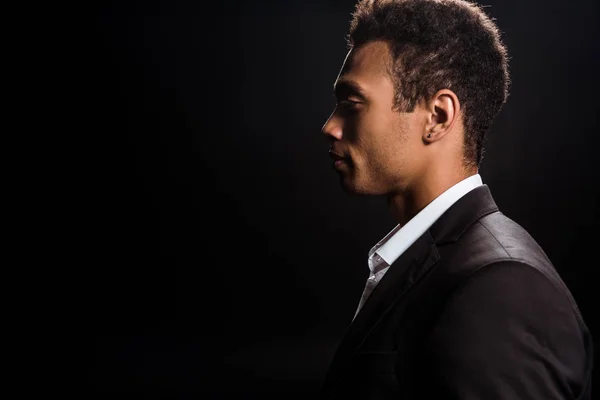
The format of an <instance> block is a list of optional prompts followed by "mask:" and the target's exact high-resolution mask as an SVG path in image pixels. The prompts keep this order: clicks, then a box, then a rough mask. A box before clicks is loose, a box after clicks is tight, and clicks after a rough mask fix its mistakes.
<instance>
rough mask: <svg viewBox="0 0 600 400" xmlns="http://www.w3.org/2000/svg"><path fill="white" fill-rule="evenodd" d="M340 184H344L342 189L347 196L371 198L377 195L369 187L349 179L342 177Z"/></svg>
mask: <svg viewBox="0 0 600 400" xmlns="http://www.w3.org/2000/svg"><path fill="white" fill-rule="evenodd" d="M340 182H341V184H342V189H343V190H344V192H346V193H347V194H350V195H355V196H371V195H374V194H376V193H374V192H373V191H372V190H369V188H368V187H365V186H364V185H360V184H357V183H356V182H355V181H352V180H351V179H350V178H349V177H341V179H340Z"/></svg>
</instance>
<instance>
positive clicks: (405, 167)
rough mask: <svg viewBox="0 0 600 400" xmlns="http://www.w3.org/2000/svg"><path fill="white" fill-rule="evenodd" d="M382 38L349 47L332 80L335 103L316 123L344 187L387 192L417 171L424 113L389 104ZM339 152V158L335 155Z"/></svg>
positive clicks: (403, 186) (408, 180) (387, 57)
mask: <svg viewBox="0 0 600 400" xmlns="http://www.w3.org/2000/svg"><path fill="white" fill-rule="evenodd" d="M390 60H391V55H390V53H389V49H388V46H387V44H386V43H385V42H382V41H376V42H370V43H367V44H365V45H363V46H360V47H358V48H354V49H352V50H351V51H350V52H349V53H348V56H347V57H346V60H345V61H344V64H343V66H342V69H341V71H340V74H339V76H338V78H337V80H336V82H335V85H334V88H335V94H336V98H337V101H338V104H337V106H336V108H335V110H334V111H333V113H332V114H331V116H330V117H329V119H328V120H327V122H326V123H325V125H324V126H323V128H322V131H323V133H324V134H325V135H327V136H328V137H329V138H330V139H331V141H332V145H331V149H330V153H331V155H332V158H333V159H334V160H337V161H334V168H335V169H336V170H337V171H338V173H339V174H340V179H341V182H342V186H343V187H344V189H345V190H346V191H348V192H350V193H356V194H373V195H388V194H393V193H395V192H397V191H398V190H406V188H407V187H408V186H410V185H411V184H412V182H413V181H414V180H415V179H417V178H418V176H419V175H420V174H421V173H422V171H423V169H422V168H423V167H424V165H425V164H426V163H425V162H424V160H423V157H422V155H423V153H422V151H423V147H424V144H423V142H422V136H423V134H424V133H425V122H426V117H425V114H424V113H423V111H424V110H423V109H422V108H420V107H419V106H417V108H416V109H415V112H412V113H401V112H398V111H395V110H394V109H393V106H394V84H393V81H392V79H391V78H390V76H389V75H388V73H387V72H386V65H387V64H386V63H388V62H389V61H390ZM339 157H341V159H339Z"/></svg>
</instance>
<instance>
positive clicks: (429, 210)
mask: <svg viewBox="0 0 600 400" xmlns="http://www.w3.org/2000/svg"><path fill="white" fill-rule="evenodd" d="M482 184H483V182H482V180H481V176H480V175H479V174H475V175H472V176H470V177H468V178H465V179H463V180H462V181H460V182H458V183H456V184H455V185H453V186H452V187H450V188H449V189H447V190H446V191H445V192H443V193H442V194H440V195H439V196H438V197H436V198H435V199H434V200H433V201H432V202H431V203H429V204H428V205H427V206H425V208H423V209H422V210H421V211H419V213H418V214H417V215H415V216H414V217H413V218H411V219H410V220H409V221H408V222H407V223H406V224H404V226H400V225H399V224H398V225H396V227H394V229H392V230H391V231H390V232H389V233H388V234H387V235H386V236H385V237H384V238H383V239H381V240H380V241H379V242H377V244H376V245H375V246H373V247H372V248H371V250H370V251H369V269H370V270H371V272H372V273H376V272H377V271H376V269H381V262H377V261H378V260H379V258H381V261H383V262H385V263H386V264H387V266H390V265H392V264H393V263H394V261H396V259H397V258H398V257H400V255H401V254H402V253H404V251H406V249H408V248H409V247H410V246H411V245H412V244H413V243H414V242H415V241H416V240H417V239H418V238H419V237H420V236H421V235H422V234H423V233H425V231H427V229H429V228H430V227H431V225H433V223H434V222H435V221H436V220H437V219H438V218H439V217H440V216H441V215H442V214H444V213H445V212H446V211H447V210H448V209H449V208H450V207H451V206H452V205H453V204H454V203H455V202H456V201H458V200H459V199H460V198H461V197H463V196H464V195H465V194H467V193H469V192H470V191H471V190H473V189H475V188H476V187H478V186H481V185H482Z"/></svg>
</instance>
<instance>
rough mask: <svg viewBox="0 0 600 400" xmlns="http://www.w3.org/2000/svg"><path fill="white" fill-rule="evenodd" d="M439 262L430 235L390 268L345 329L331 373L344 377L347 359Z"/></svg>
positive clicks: (424, 236) (332, 381) (414, 244)
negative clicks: (342, 372)
mask: <svg viewBox="0 0 600 400" xmlns="http://www.w3.org/2000/svg"><path fill="white" fill-rule="evenodd" d="M439 258H440V256H439V253H438V252H437V249H436V247H435V244H434V242H433V239H432V237H431V235H430V234H429V231H427V232H425V233H424V234H423V235H421V237H419V238H418V239H417V241H415V243H413V245H412V246H410V247H409V248H408V249H407V250H406V251H405V252H404V253H403V254H402V255H401V256H400V257H399V258H398V259H397V260H396V261H395V262H394V263H393V264H392V265H391V266H390V268H389V270H388V271H387V272H386V273H385V275H384V276H383V278H382V279H381V281H380V282H379V283H378V284H377V286H376V287H375V289H373V292H372V293H371V295H370V296H369V298H368V299H367V301H366V302H365V304H364V305H363V307H362V308H361V310H360V312H359V313H358V315H357V316H356V318H355V319H354V322H352V324H351V325H350V326H349V327H348V328H347V329H346V332H345V334H344V336H343V339H342V342H341V343H340V345H339V346H338V348H337V351H336V353H335V357H334V359H333V361H332V363H331V367H330V373H333V374H338V373H341V371H342V370H343V366H344V365H346V364H347V361H348V359H349V358H350V357H352V355H353V354H354V353H355V352H356V351H357V350H358V349H359V348H360V346H361V345H362V344H363V343H364V341H365V339H366V338H367V336H368V335H369V333H370V332H371V331H372V330H373V329H374V328H375V327H376V326H377V324H378V323H379V321H381V319H382V318H383V317H384V316H385V315H386V314H387V312H388V311H389V310H390V309H391V308H392V307H393V305H394V304H395V303H397V302H398V300H400V299H401V298H402V297H403V296H404V295H405V294H406V293H407V292H408V291H409V290H410V288H411V287H413V286H414V285H415V284H416V283H417V282H418V281H419V279H420V278H421V277H422V276H423V275H425V273H426V272H427V271H428V270H429V269H430V268H431V267H432V266H433V265H434V264H435V263H436V262H437V261H438V259H439ZM338 366H341V367H342V368H338ZM336 380H337V379H336V377H335V376H329V377H328V378H327V380H326V381H327V382H328V383H329V384H330V385H331V388H332V387H333V384H334V382H335V381H336ZM328 386H329V385H328ZM326 390H327V389H326Z"/></svg>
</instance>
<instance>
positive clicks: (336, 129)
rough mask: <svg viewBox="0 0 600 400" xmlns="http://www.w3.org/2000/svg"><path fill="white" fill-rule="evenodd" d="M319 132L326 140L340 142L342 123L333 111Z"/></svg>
mask: <svg viewBox="0 0 600 400" xmlns="http://www.w3.org/2000/svg"><path fill="white" fill-rule="evenodd" d="M321 132H322V133H323V134H324V135H325V136H327V137H328V138H332V139H336V140H342V121H341V120H340V118H339V116H337V115H336V112H335V110H334V111H333V113H331V115H330V116H329V118H328V119H327V121H326V122H325V125H323V127H322V128H321Z"/></svg>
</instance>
